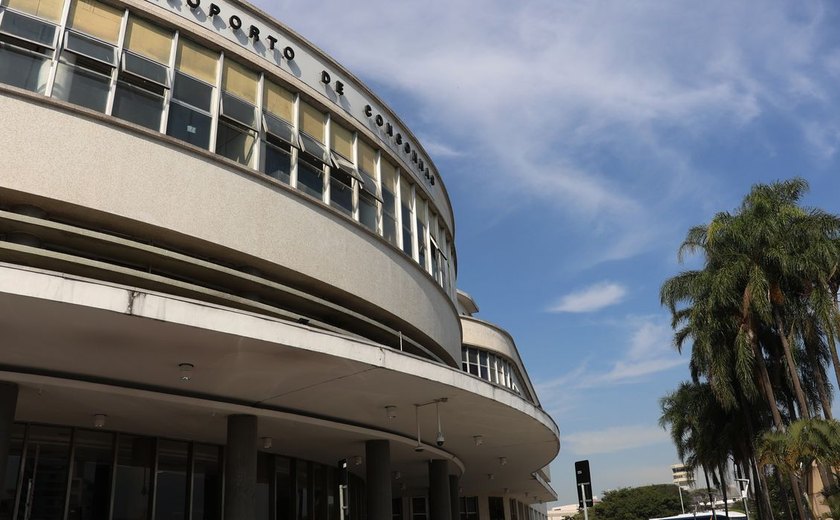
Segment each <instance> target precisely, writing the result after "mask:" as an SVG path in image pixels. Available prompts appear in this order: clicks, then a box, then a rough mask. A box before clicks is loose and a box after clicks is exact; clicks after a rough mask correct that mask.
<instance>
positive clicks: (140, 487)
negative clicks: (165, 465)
mask: <svg viewBox="0 0 840 520" xmlns="http://www.w3.org/2000/svg"><path fill="white" fill-rule="evenodd" d="M154 463H155V439H153V438H151V437H136V436H134V435H123V434H120V436H119V439H118V441H117V472H116V481H115V482H114V516H113V520H136V519H138V518H148V517H149V512H150V511H149V509H150V506H151V503H152V495H153V493H152V477H153V475H152V471H153V469H154Z"/></svg>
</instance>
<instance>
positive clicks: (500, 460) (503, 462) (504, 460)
mask: <svg viewBox="0 0 840 520" xmlns="http://www.w3.org/2000/svg"><path fill="white" fill-rule="evenodd" d="M505 464H507V457H499V466H504V465H505Z"/></svg>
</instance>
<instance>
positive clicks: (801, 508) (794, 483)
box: [790, 474, 808, 520]
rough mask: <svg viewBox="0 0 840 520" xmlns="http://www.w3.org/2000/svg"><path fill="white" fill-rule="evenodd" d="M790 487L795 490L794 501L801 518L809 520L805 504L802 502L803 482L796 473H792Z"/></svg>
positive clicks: (801, 519)
mask: <svg viewBox="0 0 840 520" xmlns="http://www.w3.org/2000/svg"><path fill="white" fill-rule="evenodd" d="M790 487H791V488H792V490H793V501H794V502H796V510H797V512H798V513H799V518H800V520H808V516H807V515H806V513H805V505H804V504H803V503H802V483H801V482H800V481H799V479H798V478H796V475H793V474H791V476H790Z"/></svg>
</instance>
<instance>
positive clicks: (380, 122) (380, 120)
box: [376, 114, 385, 126]
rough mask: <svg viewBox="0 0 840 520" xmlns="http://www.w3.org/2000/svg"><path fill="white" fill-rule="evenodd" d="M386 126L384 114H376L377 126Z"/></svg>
mask: <svg viewBox="0 0 840 520" xmlns="http://www.w3.org/2000/svg"><path fill="white" fill-rule="evenodd" d="M384 124H385V119H383V118H382V114H376V126H382V125H384Z"/></svg>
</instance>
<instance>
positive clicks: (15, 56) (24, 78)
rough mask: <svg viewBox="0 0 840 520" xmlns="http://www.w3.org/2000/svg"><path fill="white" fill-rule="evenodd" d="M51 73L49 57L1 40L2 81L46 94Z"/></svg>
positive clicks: (0, 79)
mask: <svg viewBox="0 0 840 520" xmlns="http://www.w3.org/2000/svg"><path fill="white" fill-rule="evenodd" d="M49 74H50V59H49V58H47V57H45V56H42V55H40V54H38V53H36V52H33V51H30V50H27V49H21V48H18V47H15V46H12V45H9V44H7V43H4V42H0V82H2V83H6V84H8V85H12V86H14V87H18V88H24V89H26V90H31V91H32V92H37V93H39V94H44V93H45V92H46V88H47V78H48V77H49Z"/></svg>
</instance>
